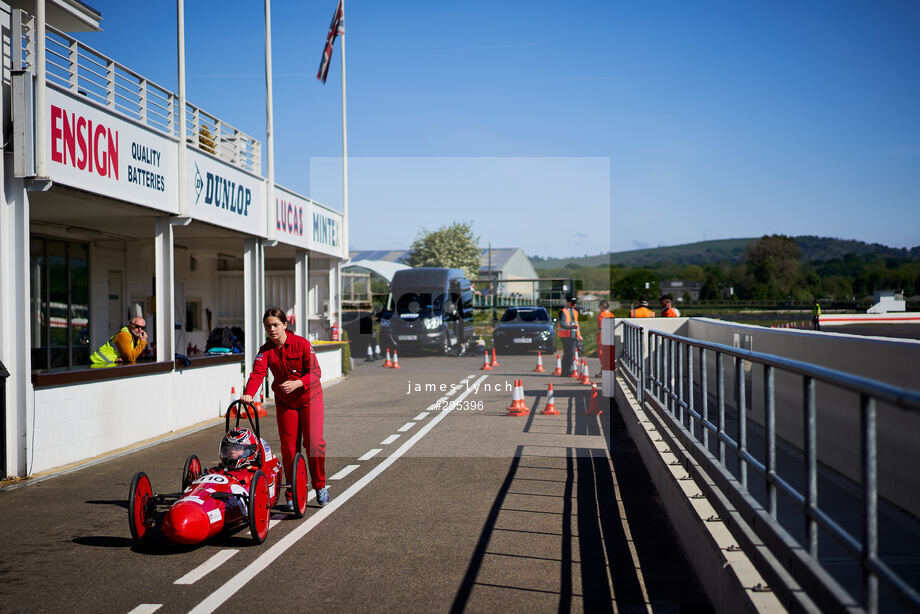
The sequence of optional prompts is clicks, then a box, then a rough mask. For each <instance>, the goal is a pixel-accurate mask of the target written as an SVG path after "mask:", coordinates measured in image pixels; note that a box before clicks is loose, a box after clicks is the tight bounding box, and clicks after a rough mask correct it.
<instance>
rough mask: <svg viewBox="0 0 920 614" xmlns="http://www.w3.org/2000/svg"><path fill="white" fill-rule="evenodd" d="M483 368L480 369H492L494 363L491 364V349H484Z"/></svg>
mask: <svg viewBox="0 0 920 614" xmlns="http://www.w3.org/2000/svg"><path fill="white" fill-rule="evenodd" d="M482 358H483V360H482V368H481V369H479V370H480V371H491V370H492V365H490V364H489V350H483V352H482Z"/></svg>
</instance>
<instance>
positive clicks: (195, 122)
mask: <svg viewBox="0 0 920 614" xmlns="http://www.w3.org/2000/svg"><path fill="white" fill-rule="evenodd" d="M200 137H201V115H200V113H199V111H198V107H195V108H194V109H193V110H192V145H194V146H195V147H198V148H200V147H201V144H200V143H199V139H200ZM181 138H182V139H183V140H184V139H185V138H186V135H184V134H183V135H182V137H181Z"/></svg>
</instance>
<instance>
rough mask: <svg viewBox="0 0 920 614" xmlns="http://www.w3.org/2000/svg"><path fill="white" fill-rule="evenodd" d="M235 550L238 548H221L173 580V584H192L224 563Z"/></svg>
mask: <svg viewBox="0 0 920 614" xmlns="http://www.w3.org/2000/svg"><path fill="white" fill-rule="evenodd" d="M237 552H239V550H221V551H220V552H218V553H217V554H215V555H214V556H212V557H211V558H209V559H208V560H207V561H205V562H204V563H202V564H201V565H199V566H198V567H196V568H195V569H193V570H191V571H190V572H188V573H187V574H185V575H184V576H182V577H181V578H179V579H178V580H176V581H175V582H173V584H194V583H195V582H198V580H201V579H202V578H203V577H205V576H206V575H208V574H209V573H211V572H212V571H214V570H215V569H217V568H218V567H220V566H221V565H223V564H224V563H226V562H227V561H228V560H230V558H231V557H232V556H233V555H234V554H236V553H237Z"/></svg>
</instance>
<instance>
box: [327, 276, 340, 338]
mask: <svg viewBox="0 0 920 614" xmlns="http://www.w3.org/2000/svg"><path fill="white" fill-rule="evenodd" d="M335 263H336V261H335V260H329V339H330V340H332V324H333V322H337V321H338V317H337V316H338V306H339V291H338V283H337V282H338V279H337V275H336V273H337V268H336V264H335ZM339 328H341V324H339Z"/></svg>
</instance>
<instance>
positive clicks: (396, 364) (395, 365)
mask: <svg viewBox="0 0 920 614" xmlns="http://www.w3.org/2000/svg"><path fill="white" fill-rule="evenodd" d="M393 368H394V369H402V367H400V366H399V354H397V353H396V350H393Z"/></svg>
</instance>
